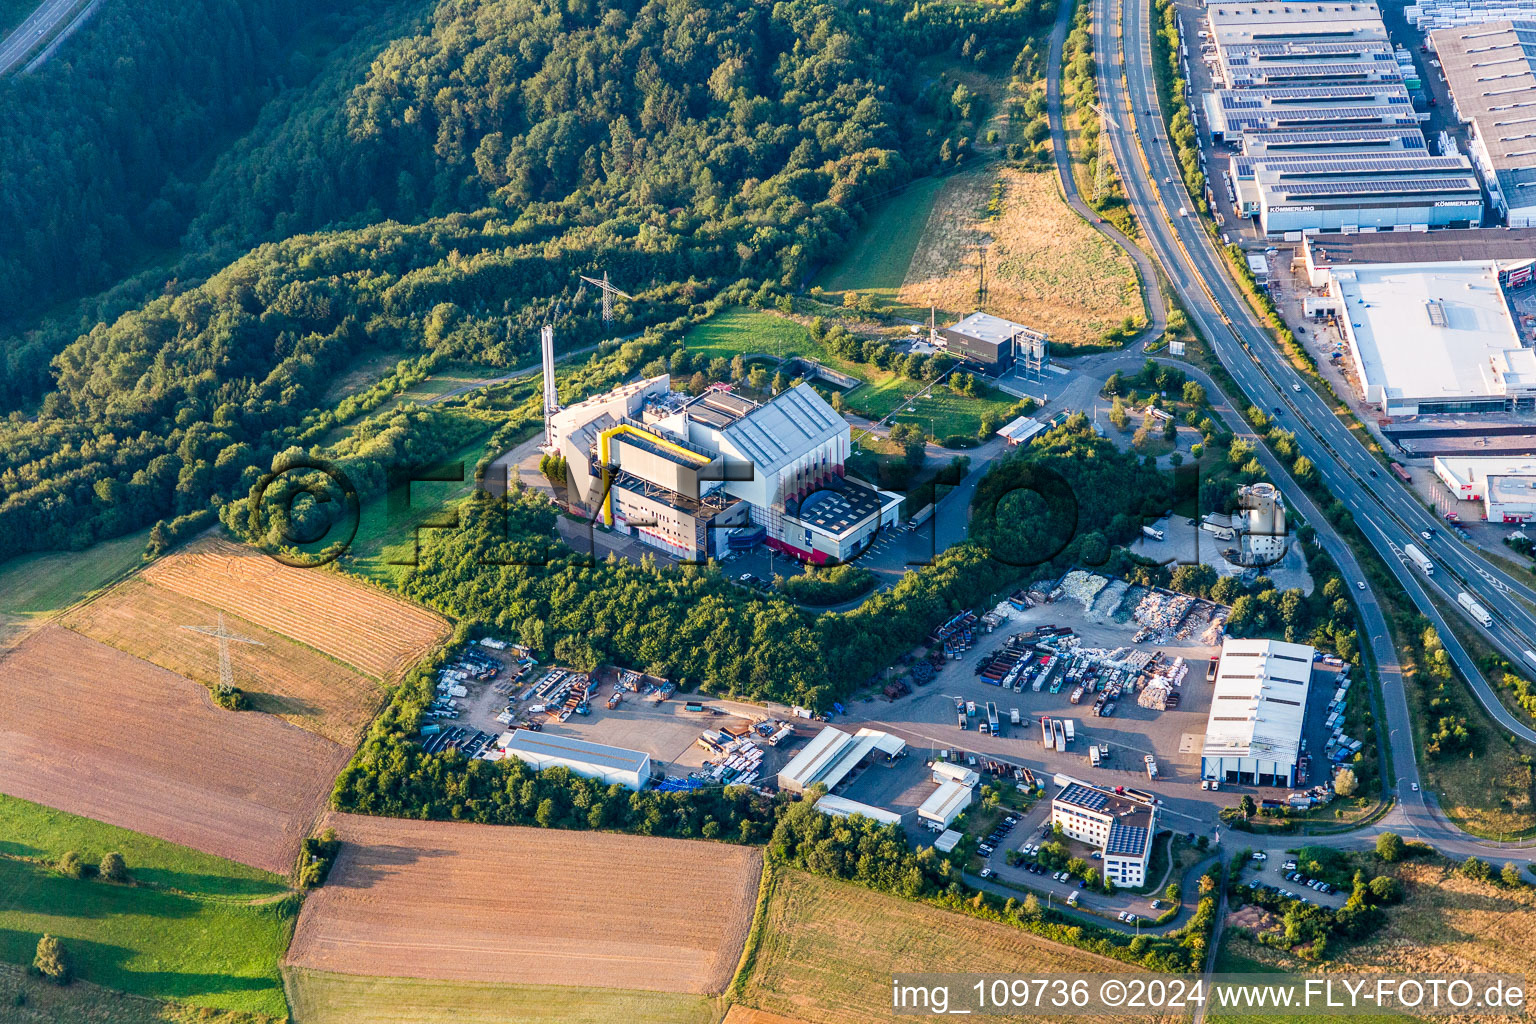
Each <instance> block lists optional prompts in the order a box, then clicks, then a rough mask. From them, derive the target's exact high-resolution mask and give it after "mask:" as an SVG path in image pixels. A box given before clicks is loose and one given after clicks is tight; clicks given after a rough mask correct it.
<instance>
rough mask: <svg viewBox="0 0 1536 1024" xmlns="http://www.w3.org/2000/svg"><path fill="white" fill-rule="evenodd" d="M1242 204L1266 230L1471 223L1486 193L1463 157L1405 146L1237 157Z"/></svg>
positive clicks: (1235, 171)
mask: <svg viewBox="0 0 1536 1024" xmlns="http://www.w3.org/2000/svg"><path fill="white" fill-rule="evenodd" d="M1231 175H1232V182H1233V186H1234V190H1235V193H1236V206H1237V208H1238V210H1239V212H1241V213H1242V214H1243V215H1244V216H1250V217H1252V216H1256V217H1258V218H1259V223H1260V224H1261V225H1262V226H1263V228H1264V230H1265V232H1266V233H1268V234H1280V233H1283V232H1286V231H1316V230H1333V231H1337V230H1348V231H1356V230H1359V229H1361V228H1374V229H1378V230H1393V229H1396V228H1408V227H1415V226H1416V227H1419V228H1421V229H1422V228H1425V227H1471V226H1473V225H1476V224H1478V223H1480V222H1481V221H1482V217H1483V198H1482V192H1481V190H1480V189H1479V187H1478V183H1477V177H1476V176H1475V175H1474V174H1473V171H1472V165H1471V163H1470V162H1469V161H1468V160H1467V158H1466V157H1464V156H1425V155H1423V154H1422V153H1410V152H1407V151H1403V152H1397V153H1366V154H1351V155H1329V156H1318V155H1311V154H1307V155H1268V154H1267V155H1264V156H1250V155H1248V154H1246V153H1245V154H1243V155H1240V156H1236V157H1233V158H1232V171H1231Z"/></svg>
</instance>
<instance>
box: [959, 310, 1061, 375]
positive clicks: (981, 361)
mask: <svg viewBox="0 0 1536 1024" xmlns="http://www.w3.org/2000/svg"><path fill="white" fill-rule="evenodd" d="M939 340H940V341H941V342H942V343H943V345H944V347H945V349H946V350H947V351H948V352H949V354H950V355H952V356H954V357H955V358H956V359H959V360H960V361H961V362H963V363H965V364H966V365H967V366H973V367H976V368H978V369H980V370H981V371H982V372H983V373H985V374H987V375H988V376H992V377H997V376H1001V375H1002V374H1005V373H1007V372H1008V371H1009V370H1011V369H1013V367H1014V365H1015V364H1021V365H1022V368H1023V369H1026V370H1030V371H1033V372H1039V371H1040V370H1043V369H1044V368H1045V365H1046V364H1047V363H1048V362H1050V356H1051V349H1050V340H1049V339H1048V338H1047V337H1046V335H1045V334H1044V333H1043V332H1041V331H1037V330H1035V329H1034V328H1032V327H1025V326H1024V325H1023V324H1016V323H1014V322H1013V321H1012V320H1004V319H1003V318H1002V317H1000V316H993V315H992V314H990V313H972V314H971V315H970V316H968V317H965V318H964V319H962V320H961V321H960V322H959V323H956V324H951V325H950V326H948V327H945V328H943V329H942V330H941V331H940V332H939Z"/></svg>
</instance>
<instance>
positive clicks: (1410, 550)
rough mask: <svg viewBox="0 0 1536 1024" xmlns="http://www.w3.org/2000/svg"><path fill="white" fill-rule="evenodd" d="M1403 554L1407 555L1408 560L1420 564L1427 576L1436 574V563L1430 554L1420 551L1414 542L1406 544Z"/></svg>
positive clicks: (1421, 569)
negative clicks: (1432, 560) (1431, 559)
mask: <svg viewBox="0 0 1536 1024" xmlns="http://www.w3.org/2000/svg"><path fill="white" fill-rule="evenodd" d="M1403 554H1405V555H1407V556H1408V560H1409V561H1410V562H1412V563H1413V564H1414V565H1416V566H1418V567H1419V569H1420V571H1422V572H1423V573H1424V575H1425V576H1433V575H1434V574H1435V563H1434V562H1431V561H1430V560H1429V556H1428V555H1426V554H1424V552H1422V551H1420V550H1419V549H1418V547H1417V546H1415V545H1413V544H1408V545H1405V546H1404V547H1403Z"/></svg>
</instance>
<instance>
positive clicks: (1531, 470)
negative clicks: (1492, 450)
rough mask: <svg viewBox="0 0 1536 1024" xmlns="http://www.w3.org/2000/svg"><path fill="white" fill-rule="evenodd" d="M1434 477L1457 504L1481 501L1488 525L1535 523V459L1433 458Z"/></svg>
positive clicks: (1490, 457)
mask: <svg viewBox="0 0 1536 1024" xmlns="http://www.w3.org/2000/svg"><path fill="white" fill-rule="evenodd" d="M1434 466H1435V476H1437V477H1439V478H1440V482H1441V483H1443V484H1445V486H1446V487H1447V488H1449V489H1450V492H1451V494H1452V495H1454V496H1455V497H1456V498H1457V499H1458V500H1460V501H1476V502H1481V503H1482V506H1483V510H1482V513H1481V515H1482V518H1484V519H1487V520H1488V521H1489V522H1490V523H1529V522H1532V521H1533V520H1536V458H1532V457H1531V456H1529V455H1515V456H1510V457H1503V458H1501V457H1495V456H1443V455H1442V456H1436V457H1435V463H1434Z"/></svg>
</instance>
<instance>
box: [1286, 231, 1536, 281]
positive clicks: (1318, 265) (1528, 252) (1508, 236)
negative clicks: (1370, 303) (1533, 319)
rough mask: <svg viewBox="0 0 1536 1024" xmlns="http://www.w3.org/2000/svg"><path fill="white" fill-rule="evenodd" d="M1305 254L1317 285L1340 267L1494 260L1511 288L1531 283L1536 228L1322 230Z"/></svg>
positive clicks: (1306, 241) (1304, 247)
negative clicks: (1345, 231)
mask: <svg viewBox="0 0 1536 1024" xmlns="http://www.w3.org/2000/svg"><path fill="white" fill-rule="evenodd" d="M1302 259H1303V261H1304V262H1305V264H1306V269H1307V278H1308V280H1309V282H1310V283H1311V284H1312V286H1313V287H1314V288H1323V287H1326V286H1327V284H1328V272H1329V271H1330V270H1332V269H1333V268H1334V267H1345V266H1350V265H1353V264H1375V263H1460V262H1468V261H1489V260H1491V261H1493V262H1494V263H1495V264H1497V265H1498V271H1499V282H1500V284H1502V285H1504V286H1505V287H1521V286H1523V285H1526V284H1529V283H1530V282H1531V280H1532V277H1533V273H1532V271H1533V267H1536V227H1528V228H1469V229H1465V230H1462V229H1456V228H1451V229H1448V230H1445V231H1369V232H1351V233H1350V234H1347V235H1346V234H1342V233H1334V232H1319V233H1317V234H1311V235H1308V236H1307V237H1306V238H1305V239H1304V240H1303V245H1302Z"/></svg>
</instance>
